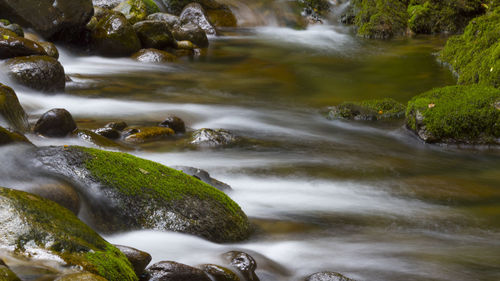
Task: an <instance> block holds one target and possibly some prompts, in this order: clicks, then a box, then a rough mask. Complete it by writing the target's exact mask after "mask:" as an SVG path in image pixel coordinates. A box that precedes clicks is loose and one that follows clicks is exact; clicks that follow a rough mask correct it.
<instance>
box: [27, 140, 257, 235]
mask: <svg viewBox="0 0 500 281" xmlns="http://www.w3.org/2000/svg"><path fill="white" fill-rule="evenodd" d="M36 158H37V159H38V161H39V162H40V163H39V164H37V166H38V167H42V168H44V169H46V170H47V171H48V172H50V173H52V174H54V175H57V176H63V177H65V178H67V179H69V180H73V181H75V182H77V183H78V185H77V186H79V187H80V189H79V193H80V194H81V195H82V196H84V197H85V198H86V199H87V200H86V201H87V202H88V204H89V207H88V208H87V209H88V211H89V212H90V213H89V214H88V215H87V216H86V217H89V221H90V223H91V224H92V225H94V226H95V227H96V228H97V229H98V230H100V231H105V232H114V231H124V230H132V229H157V230H171V231H178V232H184V233H191V234H194V235H198V236H201V237H204V238H207V239H209V240H212V241H216V242H229V241H237V240H241V239H245V238H246V237H247V236H248V234H249V222H248V219H247V217H246V215H245V214H244V213H243V211H242V210H241V209H240V207H239V206H238V205H237V204H236V203H235V202H234V201H232V200H231V199H230V198H229V197H228V196H227V195H225V194H224V193H223V192H221V191H219V190H217V189H215V188H214V187H211V186H209V185H207V184H205V183H203V182H201V181H199V180H197V179H194V178H192V177H191V176H189V175H186V174H184V173H182V172H179V171H176V170H174V169H171V168H168V167H165V166H163V165H160V164H158V163H155V162H152V161H148V160H144V159H140V158H137V157H134V156H131V155H128V154H125V153H117V152H107V151H102V150H97V149H90V148H83V147H66V148H64V147H49V148H41V149H39V150H38V152H37V155H36Z"/></svg>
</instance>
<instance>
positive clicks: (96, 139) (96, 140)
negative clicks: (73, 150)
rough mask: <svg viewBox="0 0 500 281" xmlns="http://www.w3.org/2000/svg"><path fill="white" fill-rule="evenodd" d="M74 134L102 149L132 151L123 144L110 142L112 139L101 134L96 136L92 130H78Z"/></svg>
mask: <svg viewBox="0 0 500 281" xmlns="http://www.w3.org/2000/svg"><path fill="white" fill-rule="evenodd" d="M73 134H74V135H76V136H77V137H79V138H80V139H82V140H84V141H86V142H89V143H91V144H95V145H97V146H100V147H105V148H116V149H121V150H129V149H130V147H128V146H125V145H123V144H121V143H118V142H115V141H113V140H110V139H108V138H106V137H103V136H101V135H99V134H96V133H94V132H92V131H90V130H82V129H77V130H75V131H74V132H73Z"/></svg>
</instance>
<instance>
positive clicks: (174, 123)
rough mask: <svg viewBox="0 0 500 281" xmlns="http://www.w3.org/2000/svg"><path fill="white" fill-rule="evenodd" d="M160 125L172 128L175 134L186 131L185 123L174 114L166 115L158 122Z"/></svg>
mask: <svg viewBox="0 0 500 281" xmlns="http://www.w3.org/2000/svg"><path fill="white" fill-rule="evenodd" d="M160 126H161V127H167V128H170V129H172V130H174V132H175V133H176V134H179V133H185V132H186V125H185V124H184V121H183V120H182V119H181V118H179V117H177V116H175V115H171V116H168V117H167V118H166V119H165V120H163V122H161V123H160Z"/></svg>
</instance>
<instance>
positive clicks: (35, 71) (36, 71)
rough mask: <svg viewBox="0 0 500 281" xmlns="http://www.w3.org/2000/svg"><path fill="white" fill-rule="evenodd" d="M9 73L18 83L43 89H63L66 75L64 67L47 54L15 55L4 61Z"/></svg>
mask: <svg viewBox="0 0 500 281" xmlns="http://www.w3.org/2000/svg"><path fill="white" fill-rule="evenodd" d="M6 64H7V67H8V68H9V75H10V76H11V77H12V78H13V79H14V80H15V81H16V82H18V83H19V84H22V85H24V86H26V87H29V88H32V89H35V90H39V91H44V92H58V91H64V88H65V86H66V75H65V73H64V67H63V66H62V65H61V63H60V62H58V61H57V60H56V59H55V58H52V57H49V56H27V57H16V58H12V59H9V60H7V61H6Z"/></svg>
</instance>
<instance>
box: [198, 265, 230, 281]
mask: <svg viewBox="0 0 500 281" xmlns="http://www.w3.org/2000/svg"><path fill="white" fill-rule="evenodd" d="M200 269H201V270H203V271H205V273H207V274H208V275H209V276H210V277H212V279H213V280H215V281H240V278H239V277H238V275H236V274H235V273H234V272H232V271H231V270H229V269H227V268H225V267H222V266H219V265H215V264H203V265H201V266H200Z"/></svg>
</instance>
